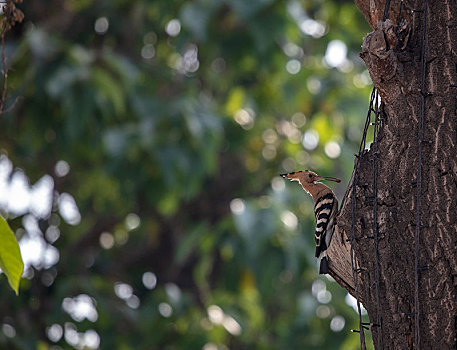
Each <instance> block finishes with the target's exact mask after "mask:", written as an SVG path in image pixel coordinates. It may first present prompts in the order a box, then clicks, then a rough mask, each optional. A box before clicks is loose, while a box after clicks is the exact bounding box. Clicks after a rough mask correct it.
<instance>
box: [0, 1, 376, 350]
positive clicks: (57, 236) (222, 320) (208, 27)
mask: <svg viewBox="0 0 457 350" xmlns="http://www.w3.org/2000/svg"><path fill="white" fill-rule="evenodd" d="M21 9H22V10H23V11H24V13H25V20H24V22H23V23H22V24H21V25H19V26H17V27H16V28H15V31H14V33H12V35H11V37H10V38H9V41H8V43H7V53H8V56H9V57H10V59H9V62H10V64H11V67H12V70H11V71H10V75H9V92H10V95H11V96H10V100H9V103H10V104H11V103H12V101H13V100H14V99H15V98H16V97H18V96H20V97H21V98H20V100H19V103H18V104H17V105H16V106H15V108H14V109H13V111H12V112H11V113H9V114H7V115H3V116H2V118H1V120H0V123H1V128H0V133H1V147H2V150H3V153H4V154H6V155H7V156H8V158H9V159H10V160H11V161H12V164H14V166H15V167H17V168H21V169H24V171H25V173H26V174H27V176H28V177H29V179H30V182H31V183H35V182H36V181H37V180H38V179H40V178H42V177H43V176H44V175H46V174H49V175H50V176H52V178H53V184H54V190H53V191H54V194H53V196H52V198H53V205H52V215H47V216H45V217H40V216H39V215H34V214H33V211H32V212H31V213H29V214H26V213H22V214H20V215H19V214H14V212H11V210H8V207H7V206H5V208H4V211H5V214H6V215H8V217H9V219H10V223H11V226H12V227H13V228H14V229H15V230H17V231H16V232H17V236H18V238H19V239H22V240H25V239H28V238H27V237H30V236H31V232H30V231H31V229H30V227H35V226H36V227H35V229H34V230H35V231H34V235H35V236H33V237H35V238H36V237H38V238H39V239H42V241H41V244H42V245H43V244H44V245H45V246H46V247H47V248H46V249H50V250H51V251H54V250H52V249H53V248H54V247H55V248H57V249H58V252H59V255H58V256H59V257H60V258H59V259H57V260H58V262H57V261H55V262H54V263H46V262H43V261H41V262H40V260H39V259H38V260H36V261H31V260H30V259H27V258H26V259H25V260H26V261H28V266H27V267H28V269H27V271H26V273H25V278H24V280H23V281H22V287H21V293H20V296H19V297H15V296H14V294H13V293H12V292H11V290H10V289H9V288H8V286H7V284H6V283H3V284H2V285H1V288H0V296H1V298H2V300H3V302H2V304H1V306H0V311H1V314H2V315H3V316H2V317H3V318H2V321H1V322H2V324H3V326H2V330H3V332H2V333H0V345H1V346H2V348H5V349H53V350H56V349H67V348H78V349H82V348H97V347H100V348H102V349H204V350H213V349H248V348H249V349H356V348H357V345H358V341H359V338H358V336H357V335H356V334H352V333H350V329H351V328H357V315H356V313H355V312H354V310H353V308H352V307H351V306H349V305H348V304H347V303H346V299H345V298H346V294H347V293H346V292H345V290H344V289H342V288H341V287H340V286H338V285H337V284H336V283H335V282H332V281H331V280H330V279H329V278H326V277H323V276H319V275H318V274H317V262H316V259H315V258H314V254H313V252H314V248H313V247H314V242H313V226H314V218H313V204H312V201H311V198H309V196H308V195H307V194H306V193H305V192H303V191H302V190H301V189H300V188H299V186H298V185H297V184H295V183H285V182H284V181H283V180H282V179H281V178H279V177H278V176H277V175H278V174H279V173H282V172H285V171H293V170H298V169H304V168H306V169H313V170H315V171H316V172H318V173H319V174H322V175H331V176H338V177H341V178H342V179H343V182H342V184H341V185H337V186H336V187H335V190H336V192H337V195H338V196H339V198H342V196H343V193H344V190H345V184H346V183H347V181H348V179H349V176H350V173H351V171H352V167H353V154H354V152H355V150H356V148H357V147H358V142H359V139H360V135H361V126H362V124H363V122H364V115H365V114H366V108H367V100H368V97H369V93H370V90H371V87H370V84H371V82H370V80H369V77H368V73H367V72H366V70H365V67H364V65H363V62H362V61H361V60H360V59H359V58H358V52H359V50H360V44H361V41H362V37H363V35H364V34H365V33H366V32H368V31H369V28H368V25H366V23H365V20H364V19H363V16H362V15H361V14H360V13H359V12H358V10H357V9H356V8H355V5H354V4H353V3H351V2H345V1H330V0H308V1H298V0H289V1H280V0H251V1H242V0H217V1H208V0H195V1H177V0H168V1H152V0H149V1H148V0H137V1H126V0H116V1H114V0H98V1H91V0H65V1H64V0H59V1H53V2H43V1H26V2H25V3H24V4H22V6H21ZM345 50H347V51H345ZM62 161H63V162H62ZM68 166H69V172H68ZM62 167H63V168H62ZM67 173H68V174H67ZM64 195H65V196H64ZM69 198H70V199H69ZM72 198H74V201H75V203H76V205H77V207H78V209H76V214H75V209H74V208H73V219H71V218H70V219H68V218H66V217H65V215H66V214H65V210H64V209H62V208H63V207H64V206H65V205H69V206H70V207H71V203H72ZM65 203H66V204H65ZM68 203H70V204H68ZM78 211H79V213H81V220H79V219H78V215H77V214H78ZM23 214H25V216H24V215H23ZM67 214H68V213H67ZM70 214H71V210H70ZM68 215H69V214H68ZM68 215H67V216H68ZM34 223H36V225H35V226H33V225H34ZM24 228H25V229H24ZM40 237H41V238H40ZM38 238H37V239H38ZM43 242H45V243H43ZM23 244H24V243H23ZM46 249H44V251H46ZM23 254H24V252H23ZM43 254H44V253H43ZM43 254H42V255H43Z"/></svg>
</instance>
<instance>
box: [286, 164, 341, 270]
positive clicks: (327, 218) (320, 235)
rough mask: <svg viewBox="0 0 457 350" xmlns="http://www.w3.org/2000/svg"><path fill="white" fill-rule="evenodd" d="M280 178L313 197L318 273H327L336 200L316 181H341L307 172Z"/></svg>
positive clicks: (289, 174) (336, 205) (332, 194)
mask: <svg viewBox="0 0 457 350" xmlns="http://www.w3.org/2000/svg"><path fill="white" fill-rule="evenodd" d="M281 176H282V177H284V178H286V179H289V180H292V181H298V182H300V184H301V186H302V187H303V189H304V190H305V191H306V192H308V193H309V194H310V195H311V196H312V197H313V201H314V216H315V218H316V229H315V233H314V238H315V239H316V258H318V257H319V256H320V255H321V254H322V259H321V264H320V268H319V273H320V274H325V273H328V260H327V252H326V250H327V248H328V247H329V245H330V241H331V240H332V235H333V231H334V230H335V217H336V214H337V212H338V199H337V198H336V196H335V194H334V193H333V191H332V190H331V188H330V187H328V186H326V185H324V184H323V183H322V182H318V181H320V180H330V181H335V182H341V180H340V179H337V178H335V177H330V176H319V175H317V174H316V173H315V172H312V171H309V170H304V171H296V172H292V173H288V174H281Z"/></svg>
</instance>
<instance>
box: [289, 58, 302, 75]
mask: <svg viewBox="0 0 457 350" xmlns="http://www.w3.org/2000/svg"><path fill="white" fill-rule="evenodd" d="M300 69H301V63H300V61H299V60H296V59H293V60H290V61H288V62H287V63H286V70H287V72H288V73H289V74H297V73H298V72H300Z"/></svg>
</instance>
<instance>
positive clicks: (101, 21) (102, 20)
mask: <svg viewBox="0 0 457 350" xmlns="http://www.w3.org/2000/svg"><path fill="white" fill-rule="evenodd" d="M108 28H109V21H108V18H106V17H99V18H97V20H96V21H95V24H94V29H95V32H96V33H97V34H100V35H103V34H105V33H106V32H107V31H108Z"/></svg>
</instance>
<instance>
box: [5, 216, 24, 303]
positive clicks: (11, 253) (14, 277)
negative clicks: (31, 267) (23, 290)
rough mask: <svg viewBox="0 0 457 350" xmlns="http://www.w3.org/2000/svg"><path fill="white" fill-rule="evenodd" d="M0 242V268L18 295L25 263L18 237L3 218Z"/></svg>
mask: <svg viewBox="0 0 457 350" xmlns="http://www.w3.org/2000/svg"><path fill="white" fill-rule="evenodd" d="M0 241H1V244H0V268H1V269H2V271H3V273H4V274H5V275H6V277H7V278H8V283H9V284H10V286H11V288H13V290H14V291H15V292H16V294H19V282H20V280H21V276H22V272H23V270H24V263H23V262H22V257H21V251H20V249H19V244H18V243H17V240H16V237H15V236H14V234H13V232H12V231H11V229H10V227H9V226H8V223H7V222H6V220H5V219H3V218H2V217H0Z"/></svg>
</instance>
